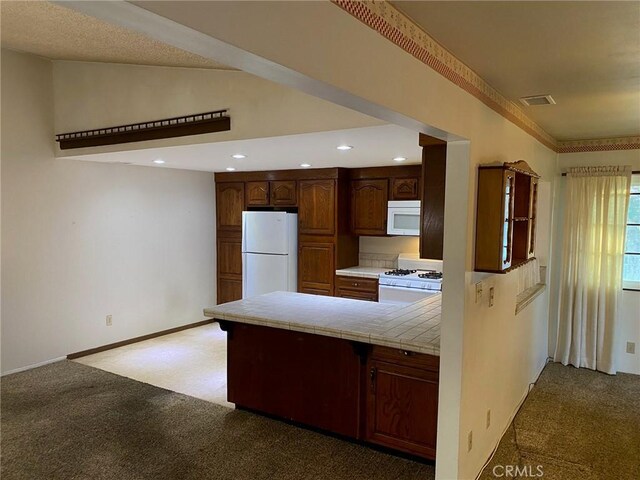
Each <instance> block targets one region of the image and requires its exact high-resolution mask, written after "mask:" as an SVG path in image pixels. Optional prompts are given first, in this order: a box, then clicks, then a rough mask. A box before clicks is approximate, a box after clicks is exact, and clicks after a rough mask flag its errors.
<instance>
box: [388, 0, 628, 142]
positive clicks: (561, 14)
mask: <svg viewBox="0 0 640 480" xmlns="http://www.w3.org/2000/svg"><path fill="white" fill-rule="evenodd" d="M392 3H393V5H394V6H395V7H397V8H398V9H400V10H401V11H402V12H403V13H404V14H406V15H407V16H408V17H410V18H411V19H412V20H413V21H414V22H415V23H417V24H418V25H419V26H420V27H421V28H422V29H423V30H425V31H426V32H427V33H428V34H429V35H430V36H432V37H433V38H435V40H437V41H438V42H439V43H441V44H442V45H443V46H444V47H446V48H447V49H448V50H449V51H450V52H451V53H452V54H453V55H455V56H456V57H457V58H458V59H460V60H461V61H462V62H464V63H465V64H466V65H467V66H469V67H470V68H471V69H473V70H474V71H475V72H476V73H477V74H478V75H479V76H480V77H482V78H483V79H484V80H485V81H486V82H488V83H489V84H490V85H491V86H492V87H494V88H495V89H497V90H498V91H499V92H500V93H502V95H504V96H505V97H506V98H507V99H509V100H512V101H515V102H517V101H518V99H519V98H520V97H523V96H530V95H537V94H551V95H552V96H553V98H554V99H555V100H556V102H557V104H556V105H547V106H532V107H525V106H522V108H523V110H524V111H525V113H526V115H527V116H529V118H531V119H532V120H533V121H535V122H536V123H537V124H538V125H540V126H541V127H542V128H543V129H544V130H546V131H547V132H548V133H549V134H550V135H551V136H553V137H555V138H556V139H557V140H560V141H563V140H574V139H592V138H607V137H623V136H632V135H639V134H640V2H637V1H629V2H625V1H622V2H616V1H593V2H585V1H577V2H574V1H548V2H540V1H537V2H536V1H524V2H520V1H518V2H504V1H502V2H495V1H481V2H477V1H393V2H392Z"/></svg>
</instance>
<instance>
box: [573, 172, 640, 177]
mask: <svg viewBox="0 0 640 480" xmlns="http://www.w3.org/2000/svg"><path fill="white" fill-rule="evenodd" d="M631 175H640V170H632V171H631ZM562 176H563V177H566V176H567V172H562Z"/></svg>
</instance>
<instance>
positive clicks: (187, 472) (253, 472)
mask: <svg viewBox="0 0 640 480" xmlns="http://www.w3.org/2000/svg"><path fill="white" fill-rule="evenodd" d="M1 413H2V415H1V425H0V426H1V434H2V435H1V442H2V444H1V449H2V450H1V459H0V477H1V478H2V480H18V479H20V480H40V479H42V480H44V479H46V480H56V479H61V480H62V479H64V480H68V479H87V480H89V479H90V480H103V479H105V480H106V479H113V480H116V479H117V480H129V479H131V480H133V479H135V480H143V479H144V480H146V479H154V480H161V479H176V480H190V479H194V480H195V479H209V480H263V479H264V480H267V479H268V480H280V479H282V480H290V479H291V480H293V479H317V480H320V479H322V480H341V479H344V480H347V479H354V480H370V479H380V480H386V479H393V480H404V479H408V480H412V479H416V480H417V479H420V480H429V479H432V478H434V468H433V465H432V464H429V463H421V462H415V461H411V460H407V459H404V458H400V457H396V456H393V455H389V454H386V453H383V452H380V451H376V450H373V449H370V448H367V447H364V446H361V445H357V444H354V443H351V442H347V441H343V440H340V439H337V438H333V437H330V436H327V435H323V434H320V433H316V432H313V431H310V430H306V429H302V428H297V427H295V426H292V425H288V424H285V423H283V422H279V421H275V420H271V419H268V418H264V417H262V416H259V415H255V414H252V413H248V412H243V411H237V410H232V409H230V408H227V407H224V406H220V405H216V404H214V403H210V402H206V401H204V400H199V399H196V398H193V397H189V396H186V395H183V394H179V393H175V392H171V391H169V390H164V389H162V388H158V387H154V386H152V385H148V384H146V383H141V382H137V381H135V380H131V379H128V378H125V377H121V376H118V375H115V374H112V373H108V372H105V371H102V370H98V369H95V368H92V367H88V366H85V365H81V364H78V363H74V362H69V361H64V362H58V363H55V364H52V365H48V366H45V367H40V368H37V369H34V370H30V371H27V372H22V373H17V374H14V375H9V376H7V377H3V378H2V401H1Z"/></svg>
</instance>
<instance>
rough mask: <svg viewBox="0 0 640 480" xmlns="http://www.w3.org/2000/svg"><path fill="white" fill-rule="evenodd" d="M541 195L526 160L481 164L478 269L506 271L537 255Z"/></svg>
mask: <svg viewBox="0 0 640 480" xmlns="http://www.w3.org/2000/svg"><path fill="white" fill-rule="evenodd" d="M537 196H538V175H537V174H536V173H535V172H534V171H533V170H531V168H530V167H529V165H527V163H526V162H524V161H522V160H521V161H518V162H513V163H505V164H504V165H502V166H480V167H479V171H478V203H477V211H476V249H475V251H476V254H475V269H476V271H482V272H495V273H504V272H507V271H508V270H509V269H511V268H515V267H517V266H519V265H522V264H523V263H525V262H527V261H528V260H530V259H531V258H534V256H535V230H536V220H537V219H536V216H537V211H536V209H537Z"/></svg>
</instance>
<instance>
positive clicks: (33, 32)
mask: <svg viewBox="0 0 640 480" xmlns="http://www.w3.org/2000/svg"><path fill="white" fill-rule="evenodd" d="M0 19H1V21H2V28H1V29H0V38H1V39H2V46H3V47H4V48H10V49H12V50H18V51H21V52H27V53H32V54H35V55H39V56H41V57H44V58H49V59H51V60H78V61H87V62H106V63H129V64H137V65H158V66H167V67H194V68H223V69H227V68H229V67H226V66H225V65H222V64H220V63H217V62H214V61H213V60H210V59H208V58H203V57H200V56H198V55H194V54H193V53H190V52H186V51H184V50H180V49H178V48H175V47H173V46H171V45H167V44H165V43H162V42H158V41H156V40H153V39H151V38H149V37H146V36H144V35H142V34H139V33H136V32H134V31H132V30H128V29H126V28H122V27H119V26H115V25H111V24H109V23H107V22H103V21H101V20H98V19H96V18H93V17H90V16H88V15H84V14H82V13H79V12H77V11H75V10H71V9H69V8H65V7H61V6H59V5H56V4H53V3H49V2H43V1H31V2H29V1H26V2H22V1H20V2H14V1H3V2H0Z"/></svg>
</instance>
